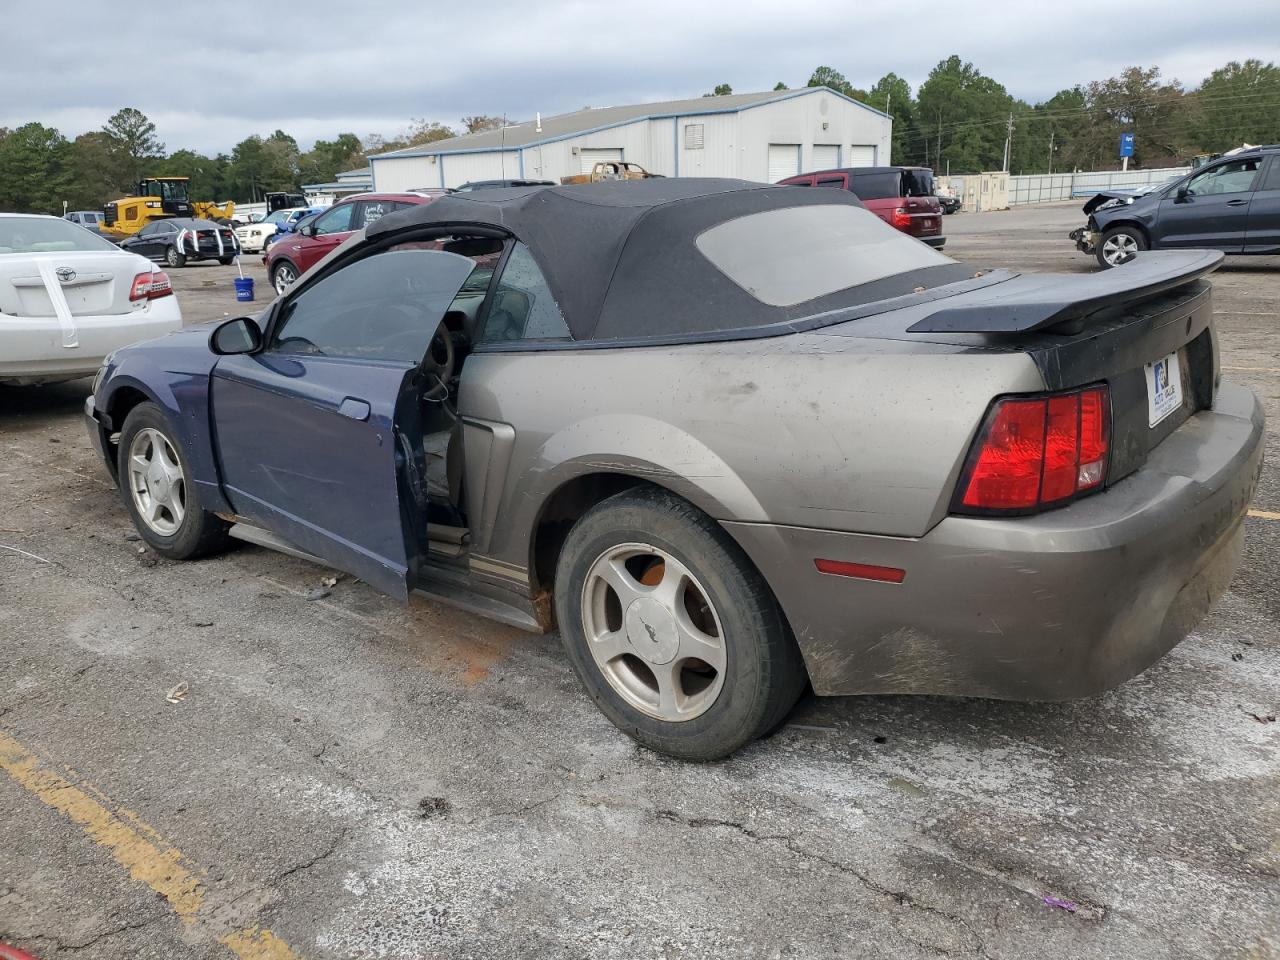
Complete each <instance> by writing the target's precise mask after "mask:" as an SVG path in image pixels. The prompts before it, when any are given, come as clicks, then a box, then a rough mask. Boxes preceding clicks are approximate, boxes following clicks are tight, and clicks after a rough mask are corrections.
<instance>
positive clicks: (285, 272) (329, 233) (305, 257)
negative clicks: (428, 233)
mask: <svg viewBox="0 0 1280 960" xmlns="http://www.w3.org/2000/svg"><path fill="white" fill-rule="evenodd" d="M444 194H445V191H444V190H415V191H413V192H412V193H361V194H357V195H356V196H354V197H347V198H346V199H345V200H342V201H341V202H339V203H335V204H334V205H333V206H332V207H330V208H329V209H328V210H326V211H325V212H324V213H322V214H320V215H319V216H318V217H316V218H315V219H314V220H312V221H311V222H310V223H309V224H307V225H306V226H305V227H303V228H302V229H300V230H298V231H297V232H295V233H291V234H289V235H288V236H286V237H285V238H283V239H282V240H280V241H278V242H276V243H273V244H272V245H271V246H269V247H268V248H267V252H266V253H265V254H263V257H262V262H263V263H264V264H265V265H266V267H267V276H268V277H269V278H270V280H271V286H273V287H275V290H276V293H277V294H280V293H284V292H285V291H286V290H288V289H289V288H290V287H291V286H293V284H294V282H295V281H296V280H297V279H298V278H299V277H300V276H302V275H303V274H304V273H306V272H307V271H308V270H310V269H311V267H312V266H313V265H315V264H316V263H318V262H320V260H322V259H324V257H325V256H326V255H327V254H328V253H329V252H330V251H331V250H333V249H334V248H335V247H337V246H338V244H340V243H342V241H343V240H346V239H347V237H349V236H351V234H352V233H354V232H355V231H357V230H363V229H364V228H365V227H367V226H369V225H370V224H372V223H374V222H375V221H377V220H380V219H381V218H382V217H385V216H386V215H387V214H388V213H393V212H395V211H396V210H403V209H404V208H405V207H411V206H414V205H415V204H419V203H430V202H431V201H432V200H435V199H436V198H437V197H442V196H444Z"/></svg>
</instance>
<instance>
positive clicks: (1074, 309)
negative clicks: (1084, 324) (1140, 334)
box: [907, 250, 1223, 333]
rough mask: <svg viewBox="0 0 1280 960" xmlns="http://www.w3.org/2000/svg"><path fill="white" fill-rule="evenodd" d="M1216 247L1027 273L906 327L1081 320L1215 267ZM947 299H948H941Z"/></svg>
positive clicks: (1001, 326)
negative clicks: (1073, 270)
mask: <svg viewBox="0 0 1280 960" xmlns="http://www.w3.org/2000/svg"><path fill="white" fill-rule="evenodd" d="M1222 259H1223V254H1222V253H1220V252H1219V251H1217V250H1157V251H1151V252H1148V253H1142V254H1139V255H1138V256H1136V257H1135V258H1134V259H1133V260H1131V261H1129V262H1128V263H1125V264H1121V265H1120V266H1118V267H1112V268H1111V269H1110V270H1105V271H1103V272H1101V273H1086V274H1070V273H1068V274H1061V273H1044V274H1036V273H1024V274H1020V275H1019V276H1018V277H1016V278H1014V279H1012V280H1008V281H1005V282H1004V283H1001V284H997V285H996V286H994V287H992V288H991V294H990V297H989V299H982V300H975V296H974V295H970V296H968V297H966V298H965V300H966V302H965V304H964V305H963V306H958V307H944V308H943V309H941V310H937V311H935V312H933V313H931V314H929V315H928V316H927V317H925V318H924V319H923V320H919V321H917V322H916V323H914V324H912V325H911V326H910V327H908V328H907V331H908V332H909V333H1030V332H1032V331H1035V330H1046V329H1048V328H1050V327H1056V326H1058V325H1059V324H1065V323H1069V322H1071V321H1076V320H1083V319H1084V318H1085V317H1087V316H1089V315H1090V314H1092V313H1096V312H1097V311H1098V310H1101V309H1103V308H1105V307H1115V306H1123V305H1124V304H1126V303H1133V302H1134V301H1136V300H1144V299H1146V298H1147V297H1151V296H1154V295H1156V294H1159V293H1163V292H1164V291H1166V290H1172V289H1174V288H1175V287H1180V286H1183V285H1184V284H1187V283H1191V282H1192V281H1193V280H1198V279H1199V278H1200V277H1203V276H1205V275H1206V274H1208V273H1212V272H1213V271H1214V270H1216V269H1217V268H1218V266H1219V265H1220V264H1221V263H1222ZM940 302H941V303H945V302H946V301H940Z"/></svg>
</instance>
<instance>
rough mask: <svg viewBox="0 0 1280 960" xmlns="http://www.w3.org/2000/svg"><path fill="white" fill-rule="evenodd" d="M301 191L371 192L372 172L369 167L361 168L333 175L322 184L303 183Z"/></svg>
mask: <svg viewBox="0 0 1280 960" xmlns="http://www.w3.org/2000/svg"><path fill="white" fill-rule="evenodd" d="M302 189H303V190H311V191H313V192H317V193H332V192H334V191H335V190H372V189H373V171H372V170H371V169H370V168H369V167H361V168H360V169H359V170H345V171H343V172H342V173H337V174H334V177H333V179H332V180H327V181H325V182H324V183H304V184H303V185H302Z"/></svg>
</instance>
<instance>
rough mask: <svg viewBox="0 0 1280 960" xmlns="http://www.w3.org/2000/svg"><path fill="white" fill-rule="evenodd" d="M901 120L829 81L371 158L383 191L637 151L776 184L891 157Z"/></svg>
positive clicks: (647, 164)
mask: <svg viewBox="0 0 1280 960" xmlns="http://www.w3.org/2000/svg"><path fill="white" fill-rule="evenodd" d="M892 130H893V121H892V119H891V118H890V117H889V116H888V114H885V113H881V112H880V111H879V110H875V109H873V108H871V107H869V106H867V105H866V104H865V103H860V102H859V101H857V100H853V99H851V98H849V97H846V96H844V95H843V94H840V93H836V92H835V91H834V90H830V89H828V88H827V87H804V88H801V89H799V90H773V91H769V92H767V93H740V94H730V95H728V96H723V97H699V98H698V99H695V100H672V101H668V102H666V103H645V104H635V105H632V106H623V107H599V108H588V109H585V110H577V111H575V112H573V113H565V114H560V115H558V116H553V117H542V118H540V119H533V120H528V121H525V122H522V123H515V124H511V125H509V126H507V127H504V128H502V129H500V130H485V131H482V132H480V133H472V134H467V135H465V136H461V137H453V138H452V139H449V140H439V141H436V142H435V143H428V144H424V145H422V146H419V147H410V148H407V149H404V150H394V151H391V152H390V153H383V154H378V155H376V156H374V157H371V158H370V166H371V168H372V176H373V184H372V189H374V190H376V191H379V192H394V191H400V190H414V189H422V188H426V187H458V186H461V185H462V184H464V183H467V182H469V181H474V180H511V179H528V180H554V181H559V179H560V178H561V177H564V176H570V175H572V174H578V173H586V172H589V171H590V170H591V168H592V166H593V165H594V164H596V163H597V162H599V161H601V160H627V161H630V162H632V163H638V164H640V165H641V166H642V167H644V168H645V169H646V170H648V171H649V172H650V173H660V174H663V175H665V176H668V177H735V178H738V179H742V180H758V181H762V182H765V183H775V182H776V181H778V180H780V179H782V178H783V177H789V176H793V175H795V174H797V173H803V172H805V171H808V170H824V169H828V168H831V167H860V166H865V167H870V166H883V165H886V164H889V163H890V162H892V161H891V158H890V156H889V139H890V134H891V133H892Z"/></svg>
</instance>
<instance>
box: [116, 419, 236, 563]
mask: <svg viewBox="0 0 1280 960" xmlns="http://www.w3.org/2000/svg"><path fill="white" fill-rule="evenodd" d="M117 458H118V459H117V461H116V463H117V467H118V475H119V478H120V493H121V496H122V497H123V498H124V505H125V509H126V510H128V511H129V517H130V519H132V520H133V525H134V526H135V527H136V528H137V530H138V533H139V534H140V535H141V536H142V539H143V540H144V541H146V544H147V546H149V547H151V549H152V550H154V551H155V552H156V553H158V554H160V555H161V556H165V557H168V558H169V559H171V560H190V559H193V558H195V557H199V556H203V555H205V554H208V553H212V552H214V551H215V550H218V549H221V548H223V547H225V546H226V544H227V541H228V537H227V530H228V529H230V524H228V523H227V522H226V521H225V520H222V519H220V518H218V517H216V516H214V515H213V514H212V513H209V512H208V511H206V510H204V509H203V507H202V506H201V504H200V494H199V491H198V490H197V488H196V485H195V484H194V483H192V481H191V471H190V468H189V467H188V466H187V461H186V455H185V453H184V451H183V449H182V445H181V444H180V443H179V442H178V440H177V438H176V436H175V434H174V431H173V429H172V428H171V427H170V426H169V421H168V420H167V419H166V418H165V415H164V413H163V411H162V410H161V409H160V407H158V406H157V405H156V404H154V403H140V404H138V405H137V406H136V407H134V408H133V409H132V410H131V411H129V416H127V417H126V418H125V421H124V427H123V428H122V429H121V431H120V448H119V451H118V453H117Z"/></svg>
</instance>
